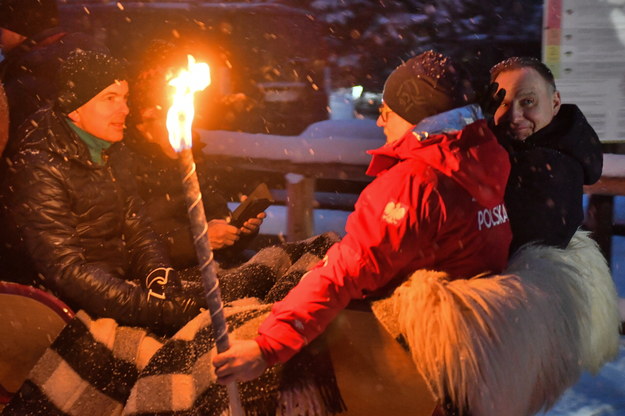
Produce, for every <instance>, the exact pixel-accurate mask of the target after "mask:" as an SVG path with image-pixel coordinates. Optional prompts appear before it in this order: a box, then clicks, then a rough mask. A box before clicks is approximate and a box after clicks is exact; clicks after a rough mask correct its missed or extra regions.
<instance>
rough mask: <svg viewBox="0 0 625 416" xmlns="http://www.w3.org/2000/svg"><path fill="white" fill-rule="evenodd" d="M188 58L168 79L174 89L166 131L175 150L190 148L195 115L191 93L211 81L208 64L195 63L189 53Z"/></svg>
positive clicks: (199, 89) (204, 86)
mask: <svg viewBox="0 0 625 416" xmlns="http://www.w3.org/2000/svg"><path fill="white" fill-rule="evenodd" d="M188 58H189V64H188V67H187V68H183V69H181V70H180V72H179V73H178V76H177V77H175V78H173V79H171V80H170V81H169V85H171V86H173V87H174V89H175V91H174V96H173V102H172V105H171V107H170V108H169V111H168V112H167V131H168V132H169V142H170V143H171V146H172V147H173V148H174V150H175V151H177V152H180V151H181V150H184V149H190V148H191V144H192V143H191V142H192V139H191V137H192V136H191V125H192V124H193V117H194V115H195V108H194V107H193V95H194V94H195V93H196V92H197V91H201V90H203V89H204V88H206V87H207V86H208V85H210V83H211V78H210V69H209V67H208V64H205V63H202V62H198V63H196V62H195V58H193V56H191V55H188Z"/></svg>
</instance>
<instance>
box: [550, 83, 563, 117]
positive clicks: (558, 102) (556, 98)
mask: <svg viewBox="0 0 625 416" xmlns="http://www.w3.org/2000/svg"><path fill="white" fill-rule="evenodd" d="M552 101H553V116H554V117H555V116H556V115H557V114H558V111H560V106H561V105H562V99H561V98H560V91H558V90H556V91H554V92H553V99H552Z"/></svg>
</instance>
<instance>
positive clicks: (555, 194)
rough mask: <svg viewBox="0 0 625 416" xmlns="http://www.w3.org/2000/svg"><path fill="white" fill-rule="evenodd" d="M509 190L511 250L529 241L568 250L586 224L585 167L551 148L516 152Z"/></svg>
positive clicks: (513, 158) (507, 196)
mask: <svg viewBox="0 0 625 416" xmlns="http://www.w3.org/2000/svg"><path fill="white" fill-rule="evenodd" d="M511 159H512V170H511V172H510V178H509V180H508V186H507V188H506V197H505V201H506V207H507V209H508V215H509V218H510V225H511V226H512V234H513V243H512V248H511V250H512V251H514V250H515V249H517V248H519V247H520V246H521V245H523V244H526V243H529V242H539V243H542V244H547V245H551V246H556V247H566V246H567V245H568V243H569V241H570V240H571V238H572V237H573V234H574V233H575V231H576V230H577V228H578V227H579V226H580V225H581V224H582V221H583V207H582V196H583V181H584V173H583V170H582V168H581V166H580V165H579V164H578V163H577V162H576V161H575V160H574V159H573V158H571V157H569V156H566V155H564V154H563V153H560V152H558V151H555V150H551V149H534V150H530V151H524V152H519V153H514V154H513V155H512V158H511Z"/></svg>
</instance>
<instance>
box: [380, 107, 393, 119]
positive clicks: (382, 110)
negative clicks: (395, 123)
mask: <svg viewBox="0 0 625 416" xmlns="http://www.w3.org/2000/svg"><path fill="white" fill-rule="evenodd" d="M378 111H379V112H380V118H381V119H382V122H383V123H386V122H387V121H388V115H389V114H391V113H392V112H393V110H391V109H390V108H389V106H388V105H386V104H382V105H381V106H380V107H379V108H378Z"/></svg>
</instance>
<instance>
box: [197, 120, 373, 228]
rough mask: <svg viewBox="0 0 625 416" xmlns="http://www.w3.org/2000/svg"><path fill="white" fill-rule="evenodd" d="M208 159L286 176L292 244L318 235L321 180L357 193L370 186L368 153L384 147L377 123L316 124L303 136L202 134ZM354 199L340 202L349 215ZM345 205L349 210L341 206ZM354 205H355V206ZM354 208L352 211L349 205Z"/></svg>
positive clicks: (229, 132)
mask: <svg viewBox="0 0 625 416" xmlns="http://www.w3.org/2000/svg"><path fill="white" fill-rule="evenodd" d="M198 133H199V135H200V141H201V142H202V144H203V145H204V147H203V148H202V150H203V152H204V154H205V157H206V160H207V161H208V162H209V163H210V164H211V165H212V166H228V167H230V168H235V167H236V169H239V170H243V171H246V170H247V171H267V172H272V173H278V174H281V175H282V177H283V185H284V188H285V189H286V190H287V195H286V198H285V200H286V205H287V239H289V240H297V239H301V238H305V237H308V236H310V235H312V234H313V209H314V208H315V206H316V205H317V203H318V201H316V200H315V196H318V195H319V193H318V192H317V193H316V192H315V191H316V184H315V181H316V180H317V179H324V180H332V181H336V182H345V183H348V182H349V183H351V184H355V185H352V186H351V187H352V188H353V189H354V192H360V190H361V189H362V188H363V187H364V186H365V185H366V184H367V183H368V182H370V181H371V179H372V178H371V177H368V176H366V175H365V170H366V168H367V165H368V164H369V161H370V156H369V155H368V154H367V150H370V149H375V148H377V147H379V146H380V145H382V144H383V143H384V135H383V133H382V130H381V129H380V128H378V127H376V125H375V121H373V120H328V121H324V122H320V123H315V124H313V125H311V126H310V127H309V128H308V129H307V130H306V131H304V132H303V133H302V134H300V135H299V136H277V135H269V134H250V133H240V132H231V131H207V130H199V131H198ZM353 200H354V199H353V198H345V197H343V198H341V197H338V196H337V197H335V198H334V204H335V205H338V207H339V208H343V209H346V210H350V209H351V207H353ZM341 204H344V205H345V206H341ZM350 204H351V205H350ZM348 205H350V206H348Z"/></svg>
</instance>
